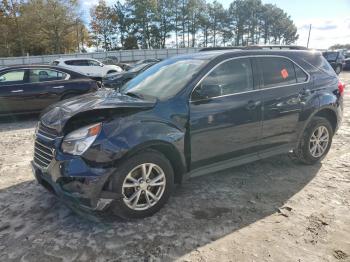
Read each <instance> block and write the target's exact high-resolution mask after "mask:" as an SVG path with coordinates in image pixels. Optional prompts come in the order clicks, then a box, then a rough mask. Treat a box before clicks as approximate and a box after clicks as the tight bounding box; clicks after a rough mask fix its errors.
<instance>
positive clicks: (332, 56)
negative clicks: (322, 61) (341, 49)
mask: <svg viewBox="0 0 350 262" xmlns="http://www.w3.org/2000/svg"><path fill="white" fill-rule="evenodd" d="M323 56H324V57H325V58H326V59H327V60H328V61H335V60H337V57H338V52H324V53H323Z"/></svg>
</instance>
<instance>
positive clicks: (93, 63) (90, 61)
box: [88, 60, 101, 66]
mask: <svg viewBox="0 0 350 262" xmlns="http://www.w3.org/2000/svg"><path fill="white" fill-rule="evenodd" d="M88 63H89V66H101V64H100V63H99V62H97V61H95V60H88Z"/></svg>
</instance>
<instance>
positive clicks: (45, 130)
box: [37, 123, 58, 140]
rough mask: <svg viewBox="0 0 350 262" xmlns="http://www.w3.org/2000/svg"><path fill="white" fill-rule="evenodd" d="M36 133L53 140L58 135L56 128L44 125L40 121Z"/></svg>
mask: <svg viewBox="0 0 350 262" xmlns="http://www.w3.org/2000/svg"><path fill="white" fill-rule="evenodd" d="M37 135H39V136H43V137H44V138H46V139H49V140H54V139H55V138H56V137H57V136H58V134H57V132H56V130H54V129H52V128H49V127H47V126H44V125H43V124H42V123H39V128H38V131H37Z"/></svg>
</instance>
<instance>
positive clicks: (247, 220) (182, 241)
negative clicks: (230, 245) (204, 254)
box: [0, 156, 321, 261]
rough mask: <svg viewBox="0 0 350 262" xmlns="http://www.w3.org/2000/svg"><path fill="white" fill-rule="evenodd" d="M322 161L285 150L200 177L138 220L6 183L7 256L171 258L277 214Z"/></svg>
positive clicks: (0, 249)
mask: <svg viewBox="0 0 350 262" xmlns="http://www.w3.org/2000/svg"><path fill="white" fill-rule="evenodd" d="M320 167H321V164H318V165H315V166H305V165H299V164H296V163H294V162H293V161H291V160H289V158H288V157H287V156H278V157H273V158H270V159H266V160H262V161H258V162H255V163H251V164H247V165H244V166H240V167H236V168H231V169H228V170H224V171H221V172H218V173H215V174H211V175H207V176H203V177H198V178H194V179H191V180H188V181H185V182H184V183H183V184H182V185H181V186H179V187H178V188H177V189H176V190H175V192H174V194H173V195H172V197H171V198H170V200H169V203H168V204H167V205H166V206H165V207H164V208H163V209H162V210H161V211H160V212H158V213H157V214H155V215H153V216H152V217H149V218H146V219H143V220H134V221H121V220H118V219H117V220H114V221H111V220H108V219H107V220H101V219H100V218H97V217H96V219H90V218H91V217H90V218H89V216H86V215H84V214H80V215H79V214H77V213H76V212H73V211H72V210H71V209H69V208H67V207H66V206H65V205H64V204H63V203H61V202H60V201H58V200H57V199H56V198H55V197H53V196H52V195H51V194H49V193H48V192H47V191H45V190H44V189H43V188H42V187H41V186H39V185H38V184H36V182H35V181H27V182H22V183H20V184H16V185H13V186H11V187H8V188H3V189H1V190H0V205H1V208H0V260H1V261H10V260H11V259H13V260H28V261H38V260H36V259H37V258H38V257H40V259H41V260H42V261H46V260H50V259H53V258H55V259H57V258H60V259H62V260H64V261H71V260H75V259H77V260H80V259H81V260H83V258H85V259H87V260H88V261H96V260H97V259H100V260H101V261H105V260H113V261H115V260H118V259H119V260H125V259H128V260H132V261H134V260H135V261H136V260H141V259H142V260H145V261H148V260H149V259H151V260H152V259H159V260H161V261H172V260H174V259H176V258H179V257H181V256H183V255H185V254H187V253H189V252H191V251H192V250H195V249H196V248H198V247H200V246H204V245H206V244H209V243H211V242H213V241H215V240H218V239H220V238H222V237H224V236H226V235H228V234H231V233H233V232H235V231H236V230H239V229H241V228H244V227H246V226H247V225H250V224H252V223H254V222H256V221H259V220H261V219H263V218H264V217H266V216H269V215H272V214H276V215H278V214H279V213H278V210H279V209H280V208H281V207H283V206H284V205H285V202H286V201H288V200H289V199H290V198H291V197H293V195H295V194H296V193H297V192H299V191H300V190H302V189H303V188H304V187H305V185H307V184H308V183H309V182H310V181H311V180H312V179H313V178H314V177H315V176H316V174H317V173H318V171H319V169H320ZM28 172H29V170H28ZM280 210H281V209H280ZM98 220H99V221H98ZM50 261H51V260H50Z"/></svg>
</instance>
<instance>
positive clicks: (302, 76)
mask: <svg viewBox="0 0 350 262" xmlns="http://www.w3.org/2000/svg"><path fill="white" fill-rule="evenodd" d="M294 69H295V76H296V78H297V83H303V82H306V81H307V78H308V76H307V74H305V72H304V71H303V70H302V69H301V68H300V67H299V66H297V65H294Z"/></svg>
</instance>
